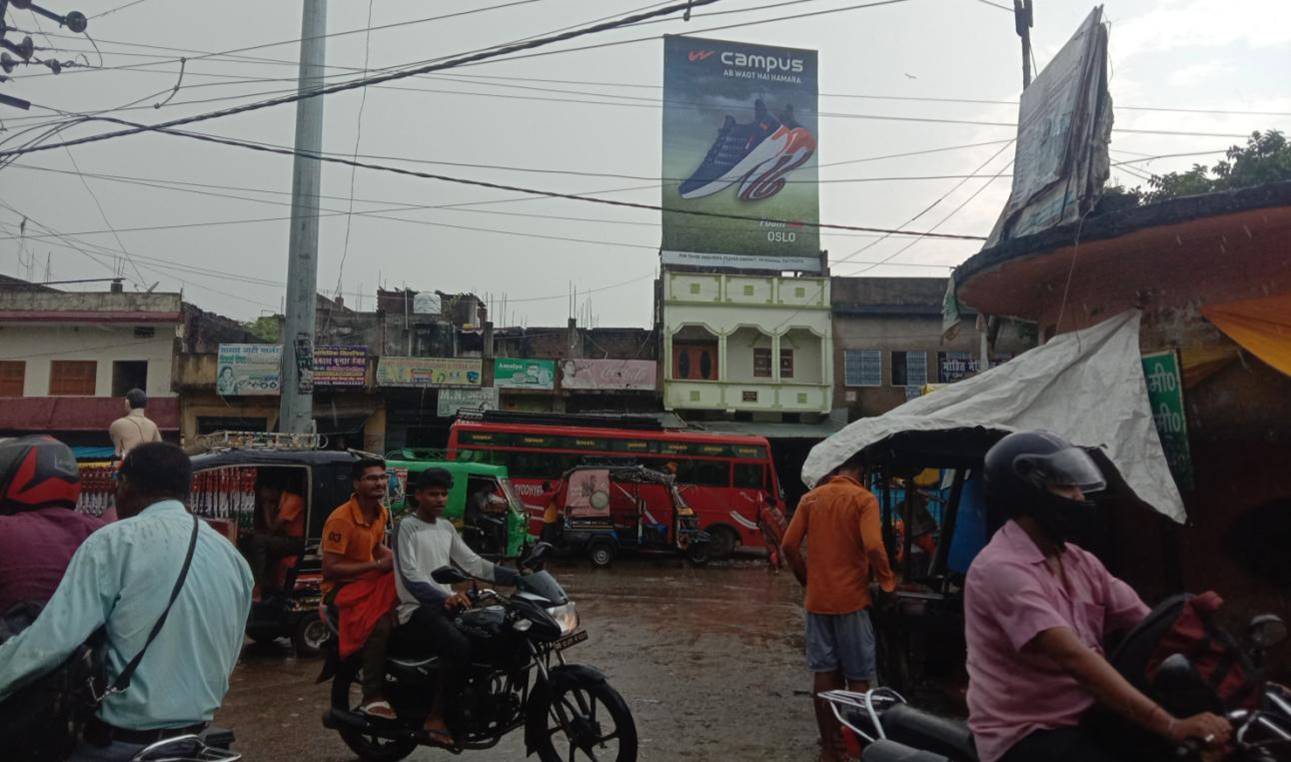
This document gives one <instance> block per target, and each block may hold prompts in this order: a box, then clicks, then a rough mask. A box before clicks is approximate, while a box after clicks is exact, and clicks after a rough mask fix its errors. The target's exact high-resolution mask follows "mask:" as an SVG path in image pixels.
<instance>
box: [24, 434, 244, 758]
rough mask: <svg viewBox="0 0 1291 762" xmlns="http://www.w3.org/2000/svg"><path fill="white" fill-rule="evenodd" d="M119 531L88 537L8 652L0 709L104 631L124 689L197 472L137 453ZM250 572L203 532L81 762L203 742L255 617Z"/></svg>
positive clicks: (180, 550) (171, 581)
mask: <svg viewBox="0 0 1291 762" xmlns="http://www.w3.org/2000/svg"><path fill="white" fill-rule="evenodd" d="M118 479H119V482H118V484H117V494H116V505H117V514H118V516H119V517H120V520H119V521H117V522H114V523H112V524H109V525H107V526H106V527H104V528H102V529H100V530H99V531H97V532H95V533H94V534H92V535H90V536H89V537H88V538H87V539H86V541H85V542H84V543H83V544H82V545H81V547H80V548H79V549H78V550H77V551H76V554H75V555H74V556H72V561H71V563H70V564H69V565H68V567H67V574H66V575H65V576H64V577H63V581H62V582H61V583H60V584H59V586H58V589H57V590H56V591H55V592H54V596H53V597H52V598H51V599H50V600H49V603H48V604H47V605H46V607H45V609H44V610H43V611H42V612H41V615H40V617H39V618H38V619H37V620H36V622H35V623H34V624H33V625H32V626H31V627H29V628H27V629H26V630H24V631H23V632H22V633H20V634H19V635H17V636H16V637H14V638H12V639H10V640H8V641H6V642H5V643H3V644H0V699H3V698H4V697H6V696H8V695H10V694H11V693H13V692H14V691H15V690H17V689H18V688H21V687H22V686H23V685H25V684H26V683H29V682H31V681H32V680H34V679H36V678H38V677H40V676H41V675H43V674H45V673H47V672H49V671H50V670H52V669H54V668H55V667H57V666H58V665H59V664H61V663H62V662H63V661H64V660H65V659H66V658H67V657H68V656H69V655H71V653H72V651H73V650H74V649H75V648H76V647H77V646H79V645H80V644H81V643H83V642H85V640H86V639H87V638H89V636H90V635H91V634H92V633H93V632H94V631H95V630H97V629H99V628H100V627H105V628H106V633H107V677H108V681H109V683H110V682H111V681H112V680H114V679H116V676H117V675H119V674H120V673H121V671H122V670H123V669H124V668H125V665H126V664H127V663H128V662H129V661H130V660H131V659H133V658H134V656H135V655H136V654H137V653H139V652H140V650H141V649H143V646H144V642H145V641H146V640H147V639H148V633H149V632H150V631H151V630H152V627H153V625H154V624H155V623H156V622H157V620H158V619H160V617H161V615H162V612H163V610H164V609H165V607H166V603H167V601H169V600H170V593H171V590H172V588H173V587H174V585H175V581H176V579H178V577H179V572H180V569H181V567H182V566H183V562H184V556H185V554H186V553H187V551H188V545H189V538H190V536H191V534H192V531H193V519H192V517H191V516H190V515H189V513H188V511H187V510H186V509H185V507H184V503H183V501H184V500H185V499H186V498H187V497H188V491H189V485H190V483H191V481H192V464H191V462H190V461H189V459H188V456H187V455H185V454H184V452H183V451H182V450H180V449H179V448H178V447H175V446H174V445H172V444H166V443H162V442H155V443H148V444H141V445H139V446H138V447H136V448H134V449H133V450H131V451H130V453H129V455H127V456H126V458H125V460H124V461H122V463H121V469H120V472H119V474H118ZM251 587H252V580H251V570H250V569H249V568H248V567H247V563H246V561H244V560H243V559H242V556H241V555H240V554H239V553H238V551H237V549H236V548H234V547H233V545H232V544H231V543H229V541H228V540H226V539H225V538H224V537H223V536H221V535H220V534H219V533H217V532H216V531H215V530H213V529H211V528H210V527H209V526H207V525H206V523H205V522H201V524H200V526H199V530H198V535H197V544H196V547H195V549H194V551H193V560H192V565H191V567H190V569H189V572H188V576H187V578H186V579H185V580H184V584H183V587H182V588H181V589H180V592H179V596H178V597H177V598H176V599H175V603H174V606H173V607H172V608H171V610H170V613H169V615H168V616H167V618H166V622H165V625H164V626H163V627H162V629H161V631H160V632H159V633H158V635H157V638H156V640H154V641H153V642H152V645H150V646H149V647H148V649H147V651H146V652H145V654H144V657H143V660H142V661H141V662H140V664H139V668H138V670H137V671H136V672H135V673H134V678H133V680H132V681H131V683H130V686H129V687H128V688H127V689H126V690H124V691H123V692H121V693H116V694H113V695H110V696H108V697H107V699H106V700H104V702H103V703H102V704H101V705H100V707H99V711H98V715H97V717H96V719H95V721H94V722H93V723H92V726H91V727H90V728H87V730H86V734H85V735H86V740H85V741H83V742H82V743H81V744H80V746H79V747H78V748H77V750H76V752H75V754H74V755H73V756H72V759H73V760H78V761H80V762H86V761H89V760H96V761H97V760H102V761H104V762H107V761H109V760H128V759H130V758H131V757H132V756H134V755H135V754H136V753H138V751H139V750H140V749H142V748H143V747H144V746H146V745H148V744H150V743H154V742H156V741H158V740H161V739H163V738H168V737H171V736H174V735H181V734H183V733H186V732H195V731H196V730H198V729H200V728H201V727H202V726H204V725H205V723H206V722H208V721H209V720H210V719H211V718H212V716H213V715H214V714H215V710H216V709H218V708H219V706H220V702H222V701H223V700H224V694H225V693H226V692H227V691H228V688H229V673H230V672H232V670H233V666H234V664H236V662H237V658H238V653H239V651H240V650H241V648H242V636H243V630H244V628H245V626H246V620H247V614H248V613H249V612H250V610H251Z"/></svg>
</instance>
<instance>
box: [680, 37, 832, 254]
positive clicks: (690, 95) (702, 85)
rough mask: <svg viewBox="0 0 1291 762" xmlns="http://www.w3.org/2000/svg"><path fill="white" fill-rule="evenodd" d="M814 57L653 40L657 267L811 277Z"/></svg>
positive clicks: (816, 249)
mask: <svg viewBox="0 0 1291 762" xmlns="http://www.w3.org/2000/svg"><path fill="white" fill-rule="evenodd" d="M816 88H817V85H816V51H814V50H799V49H796V48H777V47H769V46H766V45H749V44H744V43H738V42H723V41H720V40H706V39H701V38H698V37H666V38H664V63H663V98H664V105H663V175H662V177H663V210H664V211H663V242H662V247H661V248H662V256H663V263H664V264H665V265H669V264H672V265H696V266H701V267H738V268H750V269H765V270H776V271H779V270H800V271H807V272H819V270H820V230H819V228H817V227H815V225H816V224H818V223H819V222H820V195H819V188H818V185H817V183H818V172H817V164H818V159H817V150H816V141H817V137H818V136H819V130H818V121H819V120H818V114H817V107H816V95H817V89H816Z"/></svg>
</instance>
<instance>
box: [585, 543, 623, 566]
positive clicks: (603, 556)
mask: <svg viewBox="0 0 1291 762" xmlns="http://www.w3.org/2000/svg"><path fill="white" fill-rule="evenodd" d="M616 555H618V552H617V550H616V549H615V547H614V543H612V542H610V541H609V540H592V541H591V542H590V543H588V544H587V557H588V558H590V559H591V561H592V566H599V567H601V568H604V567H606V566H609V565H610V564H612V563H614V557H615V556H616Z"/></svg>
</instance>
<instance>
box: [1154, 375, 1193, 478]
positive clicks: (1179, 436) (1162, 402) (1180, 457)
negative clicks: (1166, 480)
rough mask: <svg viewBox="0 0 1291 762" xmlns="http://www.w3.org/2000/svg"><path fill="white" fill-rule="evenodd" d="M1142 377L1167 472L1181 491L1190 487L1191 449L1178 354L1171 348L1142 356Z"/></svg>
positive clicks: (1191, 476)
mask: <svg viewBox="0 0 1291 762" xmlns="http://www.w3.org/2000/svg"><path fill="white" fill-rule="evenodd" d="M1143 377H1144V379H1145V380H1146V381H1147V384H1148V403H1149V404H1150V405H1151V406H1152V418H1153V420H1154V421H1156V426H1157V435H1158V436H1159V437H1161V448H1162V449H1163V450H1165V458H1166V462H1167V463H1168V464H1169V465H1170V473H1171V475H1173V476H1174V481H1175V483H1176V484H1178V485H1179V489H1180V490H1182V491H1188V490H1191V489H1192V488H1193V474H1192V452H1191V449H1190V448H1189V446H1188V415H1187V409H1186V408H1185V407H1184V404H1183V381H1182V378H1181V377H1180V374H1179V356H1178V355H1177V354H1175V352H1174V351H1173V350H1170V351H1166V352H1153V353H1152V354H1147V355H1143Z"/></svg>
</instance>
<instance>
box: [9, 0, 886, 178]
mask: <svg viewBox="0 0 1291 762" xmlns="http://www.w3.org/2000/svg"><path fill="white" fill-rule="evenodd" d="M524 1H525V2H531V1H533V0H524ZM908 1H909V0H884V2H886V3H890V2H908ZM714 2H717V0H687V1H686V2H685V3H674V4H672V5H669V6H667V7H664V8H659V9H656V10H651V11H645V12H643V13H638V14H635V15H632V16H627V17H624V18H621V19H617V20H614V21H608V22H603V23H600V24H592V25H591V26H585V27H580V28H578V29H575V30H571V31H567V32H562V33H560V34H556V35H549V36H546V37H541V38H537V39H533V40H529V41H527V42H519V43H512V44H509V45H503V46H501V47H498V48H492V49H490V50H485V51H481V52H477V53H470V54H467V55H463V56H458V57H455V58H451V59H448V60H446V61H442V62H439V63H432V64H426V65H424V66H415V67H411V68H406V69H400V70H396V71H391V72H387V73H385V74H380V75H377V76H369V77H363V78H360V79H355V80H351V81H348V82H342V83H338V84H335V85H327V86H324V87H320V88H316V89H314V90H311V91H307V92H297V93H294V94H289V95H284V96H280V97H278V98H271V99H268V100H264V101H258V102H255V103H249V104H245V105H241V106H235V107H231V108H226V109H221V110H219V111H212V112H207V113H203V114H195V115H192V116H187V117H182V118H179V119H171V120H169V121H167V122H161V123H159V124H153V125H138V126H136V127H132V128H130V129H126V130H119V131H117V132H105V133H99V134H97V135H90V136H87V137H83V138H77V139H75V140H70V141H65V143H66V144H67V145H79V144H82V143H92V142H97V141H101V140H108V139H111V138H118V137H125V136H127V135H137V134H139V133H141V132H147V131H149V130H156V129H165V128H170V127H178V126H182V125H187V124H193V123H196V122H203V121H208V120H211V119H219V118H223V117H227V116H233V115H235V114H244V113H247V112H250V111H257V110H259V109H264V108H270V107H273V106H281V105H285V104H288V103H295V102H297V101H300V100H303V99H305V98H318V97H322V96H324V95H333V94H336V93H340V92H345V91H347V90H353V89H356V88H359V87H368V86H371V85H376V84H380V83H382V82H390V81H393V80H398V79H406V78H408V77H413V76H416V75H418V74H428V73H430V72H434V71H442V70H446V69H452V68H456V67H458V66H464V65H467V64H469V63H472V62H479V61H485V60H489V59H492V58H498V57H502V56H508V55H510V54H511V53H515V52H518V51H522V50H529V49H532V48H537V47H543V46H546V45H551V44H554V43H557V42H563V41H565V40H569V39H574V38H577V37H584V36H587V35H590V34H598V33H601V32H607V31H612V30H614V29H617V28H619V27H621V26H624V25H626V24H629V23H631V22H634V21H639V20H644V19H647V18H654V17H655V16H660V15H666V14H670V13H674V12H678V11H683V10H688V9H689V8H690V7H691V6H692V5H709V4H712V3H714ZM508 60H515V58H511V59H508ZM57 146H58V144H49V145H43V146H34V147H31V148H29V149H26V150H27V151H38V150H48V149H49V148H52V147H57ZM4 155H6V154H4V153H0V156H4Z"/></svg>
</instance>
